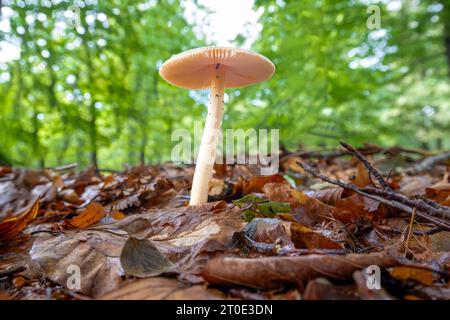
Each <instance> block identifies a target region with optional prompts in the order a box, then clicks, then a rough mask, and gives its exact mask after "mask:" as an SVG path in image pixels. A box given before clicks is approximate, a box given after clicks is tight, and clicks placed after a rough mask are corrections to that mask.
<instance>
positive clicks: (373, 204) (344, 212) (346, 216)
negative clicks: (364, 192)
mask: <svg viewBox="0 0 450 320" xmlns="http://www.w3.org/2000/svg"><path fill="white" fill-rule="evenodd" d="M384 216H385V212H384V210H383V207H382V206H381V205H380V203H379V202H377V201H375V200H372V199H369V198H366V197H364V196H361V195H359V194H354V195H352V196H350V197H347V198H343V199H341V200H339V201H337V202H336V205H335V207H334V209H333V217H334V218H335V219H337V220H339V221H342V222H344V223H349V222H355V221H356V220H358V219H360V218H362V217H367V218H373V217H379V218H381V217H384Z"/></svg>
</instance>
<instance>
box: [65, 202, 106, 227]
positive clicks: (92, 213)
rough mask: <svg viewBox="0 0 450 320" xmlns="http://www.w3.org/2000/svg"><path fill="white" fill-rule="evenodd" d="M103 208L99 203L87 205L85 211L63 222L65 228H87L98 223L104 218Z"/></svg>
mask: <svg viewBox="0 0 450 320" xmlns="http://www.w3.org/2000/svg"><path fill="white" fill-rule="evenodd" d="M105 214H106V212H105V208H103V206H102V205H101V204H100V203H97V202H93V203H91V204H89V205H88V206H87V207H86V209H85V210H84V211H83V212H82V213H80V214H79V215H77V216H76V217H74V218H72V219H69V220H66V221H64V222H65V224H66V226H68V227H72V228H80V229H81V228H87V227H89V226H90V225H93V224H94V223H96V222H98V221H99V220H100V219H101V218H103V217H104V216H105Z"/></svg>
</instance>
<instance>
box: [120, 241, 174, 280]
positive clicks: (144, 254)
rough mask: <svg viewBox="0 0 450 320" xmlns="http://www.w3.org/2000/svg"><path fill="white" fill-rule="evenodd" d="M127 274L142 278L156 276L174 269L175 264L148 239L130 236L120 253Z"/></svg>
mask: <svg viewBox="0 0 450 320" xmlns="http://www.w3.org/2000/svg"><path fill="white" fill-rule="evenodd" d="M120 263H121V265H122V268H123V270H124V271H125V273H126V274H128V275H131V276H136V277H140V278H145V277H154V276H158V275H160V274H162V273H167V272H171V271H173V270H174V265H173V263H172V262H170V260H169V259H167V258H166V257H165V256H164V255H163V254H162V253H161V252H160V251H159V250H158V248H156V247H155V246H154V245H153V244H152V242H151V241H150V240H148V239H136V238H134V237H129V238H128V240H127V241H126V242H125V245H124V246H123V249H122V253H121V254H120Z"/></svg>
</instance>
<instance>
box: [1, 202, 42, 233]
mask: <svg viewBox="0 0 450 320" xmlns="http://www.w3.org/2000/svg"><path fill="white" fill-rule="evenodd" d="M38 211H39V198H38V199H36V200H35V201H34V203H33V204H32V205H30V206H29V207H28V209H26V210H25V211H24V212H23V213H22V214H21V215H19V216H18V217H14V218H9V219H5V220H3V221H2V222H0V240H1V241H3V240H6V239H10V238H13V237H15V236H16V235H17V234H18V233H20V232H21V231H22V230H24V229H25V228H26V226H27V225H28V223H30V222H31V221H32V220H34V219H35V218H36V216H37V214H38Z"/></svg>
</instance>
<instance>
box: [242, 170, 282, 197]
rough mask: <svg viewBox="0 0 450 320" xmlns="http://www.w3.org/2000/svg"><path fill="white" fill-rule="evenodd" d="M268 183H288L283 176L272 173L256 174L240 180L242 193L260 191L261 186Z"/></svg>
mask: <svg viewBox="0 0 450 320" xmlns="http://www.w3.org/2000/svg"><path fill="white" fill-rule="evenodd" d="M268 183H286V184H287V185H290V184H289V183H288V182H287V181H286V179H284V178H283V176H281V175H279V174H274V175H272V176H257V177H252V178H251V179H250V180H243V181H242V194H244V195H245V194H249V193H257V192H262V188H263V187H264V186H265V185H266V184H268Z"/></svg>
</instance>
